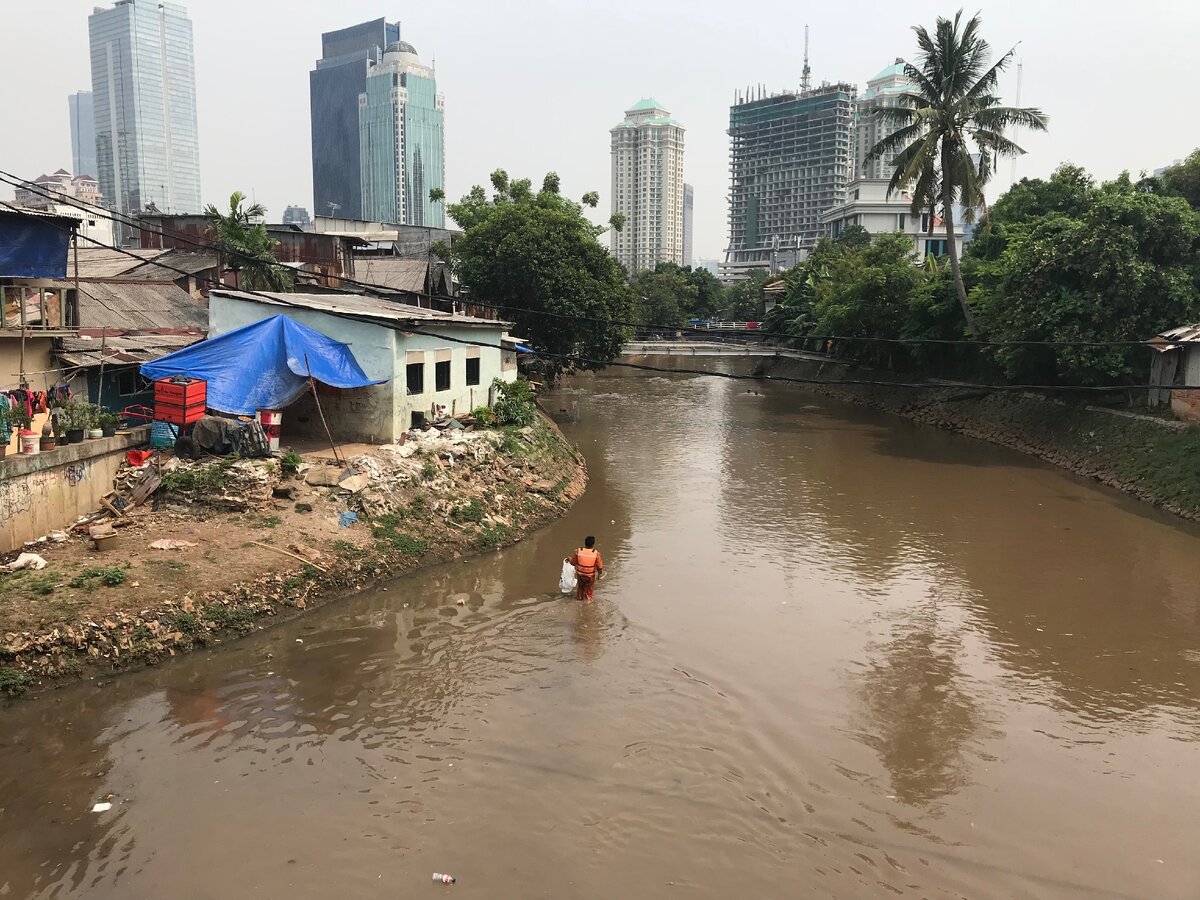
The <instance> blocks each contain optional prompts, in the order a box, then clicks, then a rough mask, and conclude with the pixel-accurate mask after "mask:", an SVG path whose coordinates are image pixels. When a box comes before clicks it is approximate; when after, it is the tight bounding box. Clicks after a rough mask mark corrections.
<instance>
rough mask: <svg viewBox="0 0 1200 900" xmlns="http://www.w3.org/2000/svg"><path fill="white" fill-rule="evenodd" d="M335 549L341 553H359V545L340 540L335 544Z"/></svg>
mask: <svg viewBox="0 0 1200 900" xmlns="http://www.w3.org/2000/svg"><path fill="white" fill-rule="evenodd" d="M333 549H334V550H336V551H338V552H339V553H357V552H358V544H356V543H354V542H353V541H340V540H339V541H334V542H333Z"/></svg>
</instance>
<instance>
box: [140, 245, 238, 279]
mask: <svg viewBox="0 0 1200 900" xmlns="http://www.w3.org/2000/svg"><path fill="white" fill-rule="evenodd" d="M155 252H156V253H158V254H159V255H157V256H155V257H153V258H152V259H150V260H148V261H147V262H144V263H140V264H137V263H135V265H134V267H133V268H131V269H129V270H128V271H127V272H124V273H123V274H122V276H121V277H123V278H138V279H151V280H155V281H174V280H175V279H176V278H179V277H180V271H182V272H187V273H188V274H189V275H195V274H196V273H198V272H203V271H205V270H206V269H215V268H216V267H217V254H216V253H215V252H210V253H205V252H203V251H200V252H196V253H192V252H190V251H188V250H167V251H166V252H165V253H164V252H162V251H155ZM130 262H134V261H133V260H130Z"/></svg>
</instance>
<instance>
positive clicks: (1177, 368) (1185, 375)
mask: <svg viewBox="0 0 1200 900" xmlns="http://www.w3.org/2000/svg"><path fill="white" fill-rule="evenodd" d="M1146 343H1147V344H1148V345H1149V346H1150V347H1151V349H1153V350H1157V351H1158V352H1157V353H1155V354H1153V358H1152V359H1151V360H1150V384H1151V385H1158V388H1157V389H1152V390H1150V391H1148V392H1147V398H1146V404H1147V406H1151V407H1157V406H1169V407H1170V409H1171V412H1173V413H1174V414H1175V415H1176V416H1178V417H1179V418H1181V419H1188V420H1190V421H1193V422H1196V421H1200V390H1197V389H1196V387H1197V385H1200V325H1183V326H1181V327H1179V328H1172V329H1171V330H1170V331H1164V332H1163V333H1162V334H1159V335H1156V336H1154V337H1153V338H1151V339H1150V340H1149V341H1147V342H1146ZM1181 386H1182V389H1181ZM1188 386H1190V388H1191V389H1189V387H1188Z"/></svg>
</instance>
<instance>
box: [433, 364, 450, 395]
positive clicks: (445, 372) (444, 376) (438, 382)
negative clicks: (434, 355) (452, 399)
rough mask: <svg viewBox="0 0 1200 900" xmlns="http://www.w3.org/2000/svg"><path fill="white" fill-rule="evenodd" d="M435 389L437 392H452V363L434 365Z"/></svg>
mask: <svg viewBox="0 0 1200 900" xmlns="http://www.w3.org/2000/svg"><path fill="white" fill-rule="evenodd" d="M433 389H434V390H435V391H448V390H450V361H449V360H447V361H446V362H440V363H434V366H433Z"/></svg>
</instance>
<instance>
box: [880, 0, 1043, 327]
mask: <svg viewBox="0 0 1200 900" xmlns="http://www.w3.org/2000/svg"><path fill="white" fill-rule="evenodd" d="M979 27H980V20H979V16H978V15H976V16H972V17H971V19H970V20H969V21H968V22H967V23H966V24H965V25H963V24H962V10H959V11H958V12H957V13H956V14H955V16H954V19H953V20H951V19H945V18H941V17H939V18H938V20H937V26H936V28H935V29H934V34H932V35H930V33H929V32H928V31H927V30H926V29H925V28H924V27H923V26H917V27H915V28H914V29H913V31H915V32H916V35H917V47H918V50H919V53H918V55H917V63H916V64H913V63H910V62H906V63H905V65H904V72H905V74H906V75H907V76H908V77H909V78H910V79H911V80H912V81H913V82H914V85H915V88H914V91H913V93H912V94H911V95H908V96H905V97H902V98H901V104H902V105H900V106H893V107H887V108H885V109H881V110H880V111H879V112H878V113H877V115H878V116H879V118H880V119H881V120H882V121H884V122H885V123H887V124H888V125H891V126H892V127H894V128H895V130H894V131H893V132H892V133H891V134H890V135H888V136H887V137H885V138H884V139H883V140H881V141H880V142H879V143H878V144H876V145H875V146H874V147H873V148H872V149H871V152H870V153H869V154H868V156H867V158H868V159H877V158H879V157H882V156H885V155H890V154H893V153H894V154H896V155H895V171H894V172H893V173H892V182H891V185H890V186H889V189H888V190H889V193H890V192H892V191H898V190H903V189H904V188H905V187H906V186H907V185H918V184H922V185H928V184H930V183H932V181H933V180H939V179H940V182H941V184H940V188H941V205H942V221H943V222H944V224H945V226H946V245H947V248H948V250H949V253H950V271H951V274H952V275H953V277H954V288H955V291H956V292H957V293H958V302H959V305H960V306H961V307H962V311H963V317H964V318H965V319H966V323H967V330H968V331H969V332H970V333H971V335H972V336H978V328H977V326H976V323H975V316H974V314H973V313H972V312H971V308H970V306H969V305H968V304H967V290H966V287H965V286H964V285H963V280H962V271H961V270H960V268H959V260H958V246H957V245H956V244H955V243H954V201H955V199H956V198H957V199H960V200H962V202H963V203H964V204H971V203H974V202H976V201H977V200H978V198H979V197H980V196H981V193H982V185H981V183H980V173H981V172H987V173H988V174H990V170H991V167H992V166H993V165H994V164H995V160H996V159H997V158H999V157H1002V156H1019V155H1020V154H1022V153H1024V152H1025V151H1024V150H1022V149H1021V148H1020V147H1018V146H1017V145H1016V144H1015V143H1013V142H1012V141H1010V140H1009V139H1008V138H1006V137H1005V136H1004V132H1005V130H1006V129H1008V128H1010V127H1012V126H1021V127H1024V128H1028V129H1030V130H1032V131H1045V130H1046V116H1045V114H1043V113H1042V111H1041V110H1039V109H1034V108H1031V107H1015V106H1001V105H1000V98H999V97H997V96H996V94H995V93H994V91H995V89H996V84H997V81H998V80H999V76H1000V73H1001V72H1003V71H1004V69H1005V68H1006V67H1007V66H1008V64H1009V62H1010V61H1011V60H1012V57H1013V53H1014V52H1015V51H1014V50H1009V51H1008V52H1007V53H1005V54H1004V56H1002V57H1001V58H1000V60H999V61H998V62H996V63H994V64H991V65H989V63H988V59H989V57H990V55H991V46H990V45H989V44H988V42H987V41H985V40H984V39H983V38H982V37H981V36H980V35H979ZM972 144H974V145H975V146H976V147H977V148H978V152H979V154H980V166H979V167H978V168H977V167H976V164H975V162H974V161H973V160H972V159H971V145H972ZM985 159H986V163H985V162H984V160H985ZM916 196H921V195H920V194H919V193H918V194H914V197H916ZM924 199H925V201H926V202H928V198H927V197H926V198H924Z"/></svg>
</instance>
